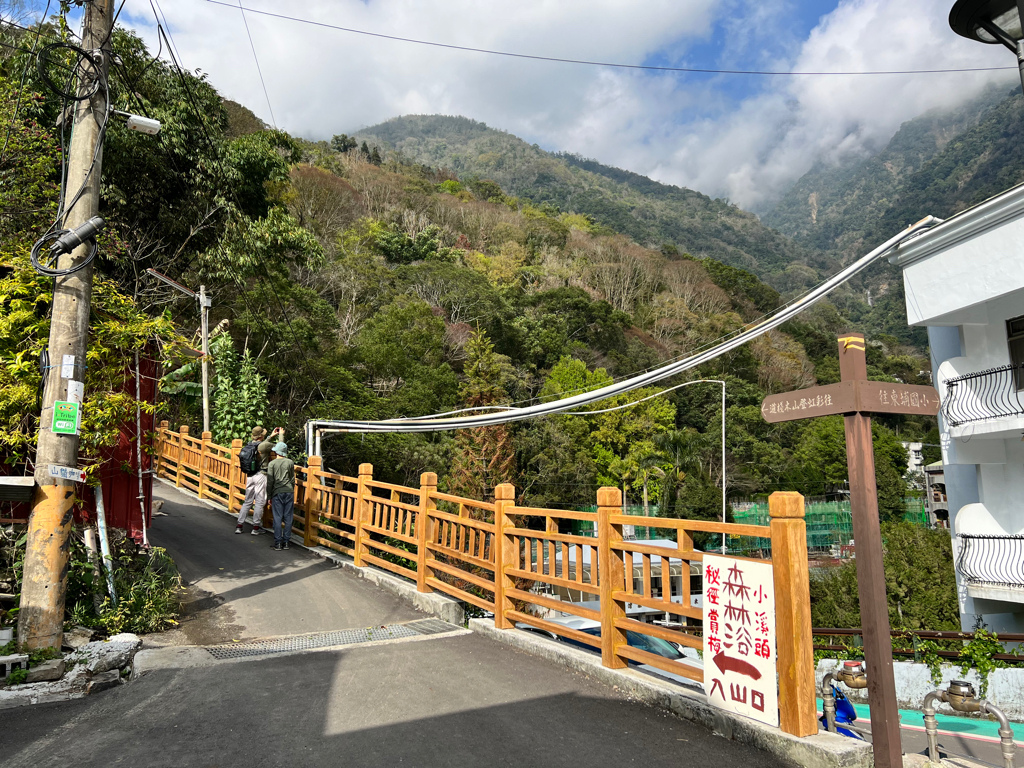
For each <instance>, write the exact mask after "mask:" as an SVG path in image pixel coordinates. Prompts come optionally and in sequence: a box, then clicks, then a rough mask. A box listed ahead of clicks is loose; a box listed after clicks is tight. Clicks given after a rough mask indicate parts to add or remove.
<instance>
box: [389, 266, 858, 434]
mask: <svg viewBox="0 0 1024 768" xmlns="http://www.w3.org/2000/svg"><path fill="white" fill-rule="evenodd" d="M836 274H839V273H836ZM830 279H831V277H829V278H826V279H825V280H822V281H821V282H819V283H818V285H817V286H812V287H810V288H807V289H805V290H804V291H803V292H802V293H798V294H797V295H796V296H794V297H793V298H791V299H790V300H788V301H786V302H783V303H782V304H780V305H778V306H777V307H775V308H774V309H772V310H771V311H768V312H763V313H762V314H760V315H758V316H757V317H755V318H753V319H751V320H750V321H749V322H748V323H745V324H744V326H743V327H742V328H738V329H736V330H734V331H730V332H729V333H723V334H722V335H721V336H719V337H718V338H716V339H711V340H709V341H707V342H705V343H703V344H701V345H700V346H698V347H697V348H696V349H695V350H693V351H692V352H689V353H687V354H689V355H693V354H697V353H700V352H704V351H706V350H708V349H711V348H712V347H714V346H716V345H717V344H720V343H721V342H723V341H726V340H727V339H731V338H733V337H735V336H737V335H738V334H740V333H743V332H744V330H745V329H747V328H750V327H752V326H754V325H756V324H757V323H760V322H761V321H763V320H765V319H766V318H768V317H770V316H771V315H773V314H775V313H776V312H780V311H782V310H783V309H786V308H787V307H790V306H792V305H793V304H795V303H797V302H799V301H801V300H802V299H803V298H804V297H805V296H807V295H809V294H810V293H811V292H812V291H814V290H816V289H817V288H818V287H820V286H822V285H825V284H826V283H827V282H828V281H829V280H830ZM687 354H683V355H677V356H675V357H670V358H668V359H667V360H663V361H660V362H659V363H658V364H657V365H652V366H648V367H647V368H642V369H640V370H638V371H631V372H629V373H621V374H616V375H615V376H613V377H612V382H618V381H625V380H626V379H629V378H632V377H634V376H639V375H641V374H645V373H648V372H649V371H653V370H655V369H657V368H660V367H662V366H665V365H668V364H670V363H674V362H677V361H679V360H683V359H684V358H685V357H686V356H687ZM589 391H593V388H592V387H587V386H581V387H575V388H573V389H567V390H564V391H562V392H560V393H559V394H560V395H571V394H576V393H578V392H589ZM533 402H545V401H543V400H542V398H541V396H540V395H534V396H532V397H527V398H523V399H522V400H514V401H511V402H508V403H503V404H501V405H496V406H493V407H496V408H497V407H500V408H505V409H509V410H511V409H512V408H514V407H515V406H519V405H524V404H527V403H533ZM465 410H467V409H462V410H460V411H447V412H444V413H431V414H426V415H424V416H419V417H417V418H421V419H430V418H436V417H440V416H448V415H451V414H454V413H461V412H463V411H465ZM406 418H408V417H406Z"/></svg>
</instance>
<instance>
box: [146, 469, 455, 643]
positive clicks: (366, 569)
mask: <svg viewBox="0 0 1024 768" xmlns="http://www.w3.org/2000/svg"><path fill="white" fill-rule="evenodd" d="M154 479H155V480H157V481H158V482H160V483H162V484H163V485H166V486H167V487H168V488H173V489H174V490H175V491H177V492H179V493H181V494H183V495H185V496H187V497H189V498H190V499H193V500H194V501H198V502H199V503H200V504H204V505H206V506H208V507H210V509H213V510H216V511H218V512H223V513H224V514H225V515H229V516H230V517H232V518H236V519H237V515H236V514H234V513H232V512H229V511H228V510H227V509H225V508H224V507H223V506H221V505H220V504H217V503H215V502H212V501H210V500H209V499H201V498H199V496H197V495H196V494H194V493H192V491H189V490H187V489H185V488H179V487H177V486H176V485H174V483H169V482H167V480H164V479H163V478H160V477H157V478H154ZM291 545H292V546H295V547H300V548H301V549H304V550H306V551H307V552H310V553H311V554H314V555H316V556H317V557H322V558H323V559H325V560H330V561H331V562H332V563H334V564H335V565H337V566H338V567H340V568H344V569H346V570H348V571H350V572H351V573H353V574H355V575H356V576H358V577H359V578H361V579H366V580H367V581H369V582H370V583H371V584H375V585H376V586H378V587H380V588H381V589H383V590H386V591H387V592H390V593H391V594H393V595H395V596H396V597H398V598H400V599H402V600H404V601H405V602H407V603H409V604H410V605H412V607H413V608H416V609H417V610H420V611H423V612H424V613H429V614H431V615H433V616H437V617H438V618H439V619H443V620H444V621H447V622H448V623H449V624H455V625H456V626H460V627H461V626H464V625H465V623H466V613H465V611H464V610H463V608H462V603H460V602H459V601H458V600H455V599H453V598H451V597H448V596H447V595H442V594H440V593H438V592H417V591H416V585H415V584H411V583H410V582H408V581H406V580H405V579H402V578H399V577H398V576H395V575H393V574H390V573H388V572H387V571H382V570H380V569H379V568H374V567H373V566H357V565H356V564H355V563H354V562H353V561H352V558H351V557H348V556H346V555H343V554H341V553H340V552H335V551H334V550H332V549H330V548H328V547H320V546H316V547H307V546H306V545H305V544H303V541H302V538H301V537H299V536H297V535H295V534H293V535H292V538H291Z"/></svg>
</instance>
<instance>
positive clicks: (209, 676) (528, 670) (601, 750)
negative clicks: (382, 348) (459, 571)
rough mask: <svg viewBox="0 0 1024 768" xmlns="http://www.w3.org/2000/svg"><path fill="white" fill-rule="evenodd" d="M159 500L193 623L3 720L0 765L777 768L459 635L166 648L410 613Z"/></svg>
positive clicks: (307, 558) (0, 713)
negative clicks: (250, 648)
mask: <svg viewBox="0 0 1024 768" xmlns="http://www.w3.org/2000/svg"><path fill="white" fill-rule="evenodd" d="M157 494H158V498H163V499H164V500H165V501H166V503H165V505H164V511H165V512H167V513H168V516H167V517H158V518H156V520H155V525H154V530H153V532H152V539H153V542H154V543H155V544H157V545H160V546H164V547H167V549H168V550H169V551H170V552H171V554H172V555H173V556H174V557H175V559H176V560H177V561H178V563H179V565H180V568H181V572H182V574H183V575H184V577H185V578H186V579H187V580H188V581H189V582H190V584H191V585H192V586H191V589H192V590H193V592H194V595H193V600H192V603H191V618H190V619H189V620H188V621H186V622H185V623H184V624H183V626H182V628H180V629H178V630H174V631H173V632H170V633H164V634H163V635H159V636H151V637H148V638H146V646H147V647H150V648H153V649H154V650H153V653H154V654H156V655H158V656H160V658H162V659H164V662H162V666H161V665H160V664H158V665H156V666H154V667H152V671H149V672H147V673H146V674H143V675H142V676H141V677H140V678H139V679H137V680H135V681H133V682H132V683H130V684H128V685H124V686H121V687H118V688H115V689H112V690H110V691H105V692H102V693H98V694H95V695H93V696H90V697H88V698H86V699H81V700H77V701H72V702H66V703H59V704H44V705H37V706H33V707H23V708H20V709H11V710H0V765H2V766H4V768H21V767H25V768H28V767H29V766H31V767H32V768H35V767H36V766H40V765H67V766H76V767H77V766H83V767H88V766H103V767H104V768H106V766H157V767H161V766H168V767H170V766H174V767H175V768H179V767H180V766H198V767H200V768H231V767H234V766H238V768H243V767H244V768H256V767H262V766H346V767H347V766H359V767H361V766H366V767H367V768H377V767H380V768H385V766H386V767H388V768H391V766H397V765H409V766H574V768H578V766H581V765H595V766H605V765H615V766H622V765H642V766H673V767H675V766H679V765H687V764H699V765H720V766H744V768H769V767H772V768H774V767H775V766H781V765H783V764H782V763H780V762H779V761H777V760H776V759H775V758H773V757H771V756H770V755H768V754H766V753H764V752H760V751H758V750H756V749H754V748H752V747H749V746H746V745H743V744H738V743H736V742H732V741H727V740H725V739H723V738H721V737H717V736H713V735H712V734H711V733H710V732H709V731H707V730H706V729H704V728H702V727H700V726H697V725H694V724H692V723H690V722H688V721H685V720H681V719H679V718H677V717H675V716H673V715H670V714H667V713H666V712H664V711H662V710H660V709H655V708H652V707H648V706H646V705H643V704H640V703H637V702H635V701H631V700H629V699H628V698H627V697H626V696H625V695H623V694H622V693H621V692H620V691H619V690H617V689H615V688H609V687H608V686H606V685H603V684H598V683H596V682H594V681H592V680H590V679H589V678H587V677H586V676H583V675H581V674H579V673H574V672H571V671H569V670H567V669H565V668H564V667H561V666H559V665H557V664H554V663H552V662H549V661H545V660H544V659H541V658H538V657H535V656H532V655H528V654H525V653H522V652H520V651H516V650H514V649H512V648H509V647H507V646H505V645H503V644H499V643H495V642H492V641H490V640H487V639H486V638H482V637H479V636H477V635H474V634H469V633H465V634H447V635H435V636H429V637H422V638H417V639H415V640H387V641H382V642H377V643H375V644H370V645H361V646H360V645H353V646H348V647H342V648H336V649H331V650H319V651H306V652H303V653H298V654H294V655H278V656H262V657H259V656H257V657H250V658H245V659H240V660H232V661H216V660H215V659H214V658H213V657H212V656H210V655H209V654H208V653H207V652H206V651H204V650H202V649H199V648H175V647H168V646H174V645H179V646H180V645H188V644H199V645H202V644H213V643H219V642H225V641H227V642H230V640H231V639H246V638H258V637H267V636H275V635H289V634H301V633H308V632H317V631H327V630H337V629H344V628H357V627H366V626H370V625H381V624H386V623H397V622H403V621H409V620H415V619H419V618H423V615H422V614H419V613H417V612H416V611H414V610H412V609H411V608H408V607H406V606H405V605H404V604H403V603H401V602H400V601H398V600H397V599H396V598H394V597H393V596H391V595H389V594H387V593H384V592H381V591H378V589H377V588H376V587H375V586H373V585H372V584H369V583H368V582H365V581H362V580H360V579H358V578H356V577H354V576H352V575H351V574H349V573H347V572H344V571H341V570H338V569H336V568H332V567H330V566H329V565H326V564H325V563H323V562H322V561H321V560H319V559H316V558H314V557H313V556H312V555H309V554H306V553H304V552H303V551H302V550H298V549H292V550H289V551H288V552H273V551H272V550H271V549H270V548H269V544H270V537H268V536H258V537H255V536H250V535H249V534H248V533H246V534H244V535H242V536H236V535H234V533H233V528H234V522H233V521H232V520H231V519H230V518H228V517H227V516H226V515H224V514H223V513H221V512H218V511H215V510H212V509H209V508H207V507H205V506H203V505H201V504H199V503H198V502H194V501H191V500H189V499H187V497H183V496H181V495H180V494H178V493H176V492H174V491H173V490H169V489H167V488H166V487H164V488H160V489H159V490H158V492H157ZM229 636H230V637H229ZM225 638H227V640H225ZM161 646H164V647H162V648H161ZM179 657H180V658H182V659H184V658H185V657H187V659H188V661H187V663H186V662H184V661H178V659H179ZM140 666H141V665H140Z"/></svg>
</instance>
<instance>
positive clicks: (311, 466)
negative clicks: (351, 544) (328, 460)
mask: <svg viewBox="0 0 1024 768" xmlns="http://www.w3.org/2000/svg"><path fill="white" fill-rule="evenodd" d="M323 464H324V459H323V457H322V456H310V457H309V462H308V463H307V466H306V488H305V491H306V498H305V499H304V502H305V504H304V506H305V510H306V526H305V528H304V530H303V531H302V543H303V544H304V545H305V546H307V547H312V546H313V545H315V544H316V543H317V536H316V530H317V529H316V526H317V523H319V522H320V494H319V493H317V491H318V490H319V488H320V472H321V471H322V468H323Z"/></svg>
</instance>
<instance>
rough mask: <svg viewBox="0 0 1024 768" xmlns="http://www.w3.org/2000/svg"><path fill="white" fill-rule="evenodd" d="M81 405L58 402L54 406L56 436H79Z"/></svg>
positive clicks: (63, 401)
mask: <svg viewBox="0 0 1024 768" xmlns="http://www.w3.org/2000/svg"><path fill="white" fill-rule="evenodd" d="M80 409H81V405H80V404H79V403H70V402H68V401H66V400H58V401H57V402H55V403H54V404H53V428H52V429H53V433H54V434H55V435H77V434H78V423H79V419H80V418H81V415H82V413H81V410H80Z"/></svg>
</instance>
